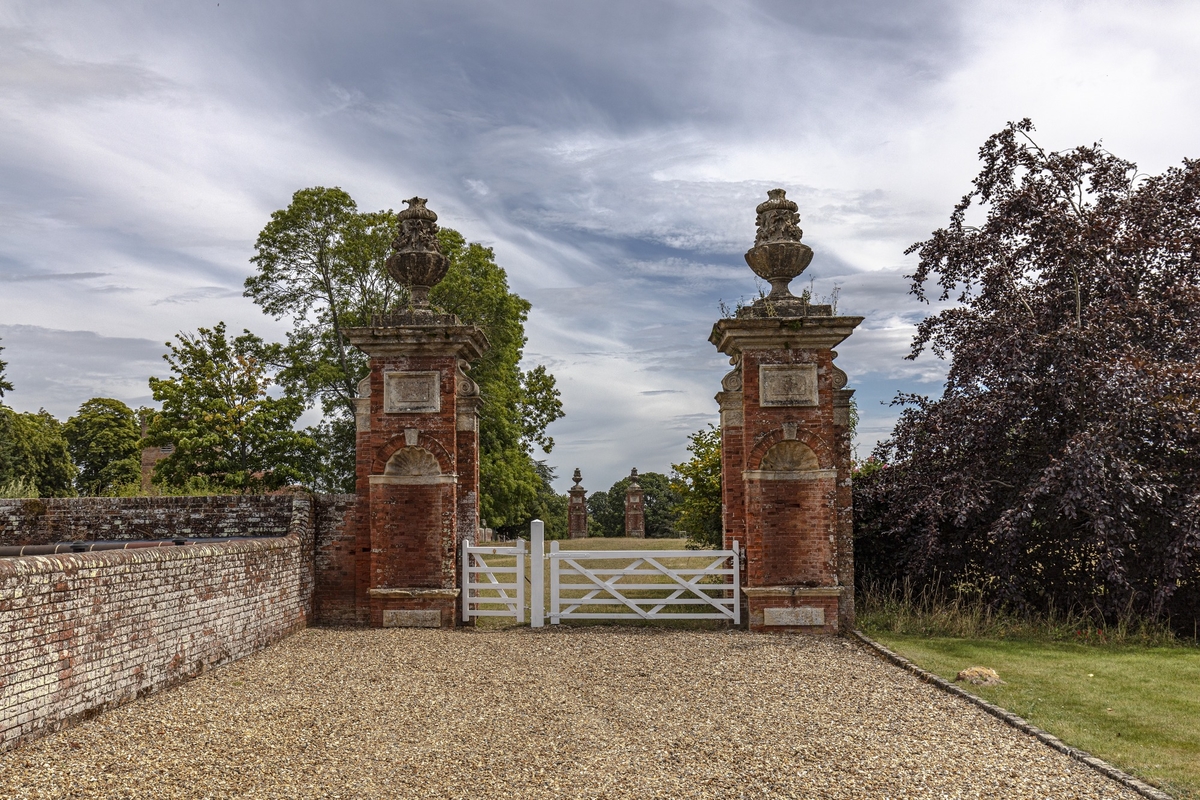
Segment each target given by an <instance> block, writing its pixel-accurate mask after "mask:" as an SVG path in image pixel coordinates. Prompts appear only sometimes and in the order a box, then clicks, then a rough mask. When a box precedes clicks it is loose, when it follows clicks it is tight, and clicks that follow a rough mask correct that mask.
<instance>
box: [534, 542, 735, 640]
mask: <svg viewBox="0 0 1200 800" xmlns="http://www.w3.org/2000/svg"><path fill="white" fill-rule="evenodd" d="M547 558H548V559H549V561H550V615H549V616H550V624H551V625H557V624H558V623H559V622H560V621H562V620H564V619H721V620H728V621H729V622H732V623H734V624H737V623H738V622H739V621H740V618H741V586H740V584H741V581H740V575H739V567H740V566H741V561H740V553H739V547H738V543H737V542H734V543H733V549H732V550H563V551H560V550H559V549H558V542H551V545H550V552H549V553H548V554H547ZM668 562H671V563H668ZM534 563H535V564H536V563H537V558H536V556H534ZM537 586H538V583H537V581H536V580H535V581H534V587H535V591H536V587H537ZM539 599H540V598H539ZM538 610H539V609H538V608H535V609H534V612H533V613H534V614H535V618H536V615H537V613H538Z"/></svg>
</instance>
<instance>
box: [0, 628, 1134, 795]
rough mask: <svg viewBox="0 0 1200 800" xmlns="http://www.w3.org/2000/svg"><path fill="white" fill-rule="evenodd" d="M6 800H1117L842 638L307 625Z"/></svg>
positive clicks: (117, 721)
mask: <svg viewBox="0 0 1200 800" xmlns="http://www.w3.org/2000/svg"><path fill="white" fill-rule="evenodd" d="M0 796H3V797H72V798H77V797H78V798H83V797H103V798H117V797H129V798H135V797H136V798H151V797H181V798H182V797H186V798H192V797H341V798H351V797H354V798H358V797H370V798H388V797H404V798H409V797H412V798H423V799H424V800H431V799H432V798H441V797H471V798H493V797H494V798H540V797H569V798H626V797H628V798H635V797H636V798H650V797H662V798H685V797H714V798H742V797H754V798H775V797H804V798H865V797H870V798H885V797H886V798H901V797H936V798H959V797H980V798H985V797H986V798H993V797H1013V798H1074V797H1087V798H1101V797H1113V798H1117V797H1120V798H1136V797H1137V795H1135V794H1134V793H1132V792H1130V791H1129V790H1127V789H1125V788H1123V787H1121V786H1118V785H1117V784H1115V783H1112V782H1110V781H1108V780H1107V779H1104V778H1102V777H1100V776H1099V775H1096V774H1095V773H1093V772H1091V771H1090V770H1088V769H1086V768H1085V767H1083V766H1081V765H1079V764H1077V763H1075V762H1073V761H1071V760H1070V759H1068V758H1067V757H1065V756H1063V755H1060V754H1058V753H1056V752H1054V751H1052V750H1051V749H1050V748H1048V747H1046V746H1045V745H1043V744H1040V743H1038V742H1035V741H1033V740H1031V739H1029V738H1028V737H1026V736H1024V735H1022V734H1020V733H1018V732H1016V731H1014V730H1012V729H1011V728H1008V727H1007V726H1005V725H1003V724H1002V723H1000V722H999V721H997V720H995V719H993V718H992V717H990V716H988V715H987V714H985V713H983V712H982V711H979V710H977V709H975V708H973V707H971V706H969V705H967V704H966V703H964V702H962V701H959V700H955V699H954V698H951V697H948V696H946V695H944V694H942V693H940V692H937V691H935V690H934V689H932V688H930V687H928V686H926V685H925V684H923V683H921V682H919V681H918V680H917V679H916V678H914V677H912V676H911V675H909V674H907V673H905V672H903V671H901V670H899V669H897V668H895V667H893V666H890V665H888V664H885V663H883V662H882V661H880V660H879V659H878V658H876V657H874V656H872V655H870V654H868V653H867V652H865V651H864V650H862V649H861V648H860V647H859V646H858V645H856V644H853V643H851V642H849V641H846V640H842V639H833V638H810V637H802V636H763V635H751V634H748V633H744V632H738V631H728V632H700V631H667V630H651V629H638V628H575V629H564V630H555V629H546V630H544V631H538V632H535V631H532V630H530V629H527V628H525V629H521V628H517V629H507V630H493V631H470V630H467V631H455V632H443V631H429V630H400V629H391V630H331V629H320V628H316V629H310V630H307V631H304V632H302V633H299V634H296V635H295V636H292V637H291V638H289V639H288V640H286V641H284V642H282V643H281V644H278V645H276V646H274V647H272V648H270V649H269V650H266V651H265V652H262V653H259V654H258V655H255V656H252V657H250V658H246V659H244V660H242V661H239V662H237V663H235V664H230V665H228V666H224V667H221V668H218V669H216V670H214V671H212V672H210V673H209V674H207V675H205V676H203V677H200V678H198V679H196V680H194V681H192V682H190V683H188V684H186V685H184V686H181V687H178V688H176V689H173V690H170V691H167V692H164V693H162V694H159V695H156V696H153V697H150V698H147V699H145V700H141V701H139V702H136V703H133V704H131V705H127V706H124V707H122V708H120V709H117V710H115V711H111V712H109V713H106V714H103V715H101V716H99V717H97V718H95V719H93V720H91V721H89V722H86V723H83V724H82V725H79V726H77V727H75V728H72V729H70V730H66V731H62V732H60V733H58V734H55V735H53V736H50V737H48V738H46V739H42V740H39V741H37V742H34V743H32V744H30V745H27V746H25V747H22V748H19V749H17V750H15V751H12V752H10V753H7V754H5V755H0Z"/></svg>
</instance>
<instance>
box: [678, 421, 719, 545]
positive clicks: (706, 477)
mask: <svg viewBox="0 0 1200 800" xmlns="http://www.w3.org/2000/svg"><path fill="white" fill-rule="evenodd" d="M688 440H689V442H690V443H689V444H688V448H687V449H688V452H689V453H691V454H692V457H691V458H690V459H688V460H687V461H685V462H683V463H682V464H672V465H671V469H672V470H673V471H674V473H673V475H672V476H671V478H672V479H671V487H672V488H673V489H674V490H675V493H676V494H677V495H678V497H679V503H678V505H676V507H675V510H676V513H677V514H678V515H679V520H678V522H677V523H676V527H677V528H678V529H679V530H680V531H681V532H683V533H685V534H687V537H688V541H689V542H691V543H693V544H695V545H698V546H700V547H713V548H720V547H722V546H723V538H724V537H723V526H722V523H721V431H720V430H719V429H718V428H717V427H716V426H714V425H709V426H708V429H707V430H699V431H696V432H695V433H693V434H692V435H691V436H689V437H688Z"/></svg>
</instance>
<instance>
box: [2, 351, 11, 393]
mask: <svg viewBox="0 0 1200 800" xmlns="http://www.w3.org/2000/svg"><path fill="white" fill-rule="evenodd" d="M3 352H4V348H3V347H0V353H3ZM6 369H8V362H7V361H4V360H3V359H0V397H4V393H5V392H11V391H12V390H13V385H12V383H11V382H9V380H8V378H7V377H6V376H5V374H4V370H6Z"/></svg>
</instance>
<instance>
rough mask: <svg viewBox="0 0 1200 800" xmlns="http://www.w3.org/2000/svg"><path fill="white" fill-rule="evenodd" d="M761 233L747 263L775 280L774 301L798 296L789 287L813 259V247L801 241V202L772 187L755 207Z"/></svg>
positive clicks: (771, 298) (769, 279) (751, 267)
mask: <svg viewBox="0 0 1200 800" xmlns="http://www.w3.org/2000/svg"><path fill="white" fill-rule="evenodd" d="M755 211H756V212H757V214H758V219H757V221H756V223H755V224H756V225H757V227H758V233H757V235H756V236H755V238H754V247H752V248H750V249H749V250H748V251H747V252H746V263H747V264H749V265H750V269H752V270H754V274H755V275H757V276H759V277H760V278H762V279H763V280H765V281H767V282H769V283H770V284H771V293H770V294H769V295H767V299H768V300H770V301H775V302H777V301H781V300H791V299H795V297H796V296H795V295H793V294H792V293H791V291H790V290H789V289H788V284H789V283H791V282H792V279H793V278H795V277H796V276H797V275H799V274H800V273H801V272H803V271H804V269H805V267H807V266H808V265H809V262H811V261H812V258H813V251H812V248H810V247H809V246H808V245H806V244H803V243H801V241H800V238H801V237H802V236H803V235H804V231H802V230H800V214H799V213H798V206H797V205H796V204H795V203H794V202H792V201H791V200H788V199H787V193H786V192H785V191H784V190H783V189H771V190H770V191H768V192H767V200H766V201H765V202H763V203H759V205H758V207H757V208H756V209H755Z"/></svg>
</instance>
